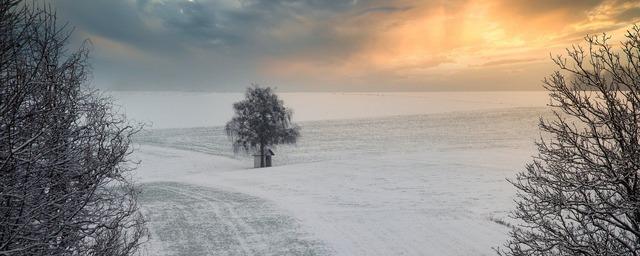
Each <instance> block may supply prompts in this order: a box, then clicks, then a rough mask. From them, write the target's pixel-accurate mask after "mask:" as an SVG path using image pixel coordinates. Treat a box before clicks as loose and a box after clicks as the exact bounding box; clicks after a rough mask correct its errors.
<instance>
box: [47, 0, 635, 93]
mask: <svg viewBox="0 0 640 256" xmlns="http://www.w3.org/2000/svg"><path fill="white" fill-rule="evenodd" d="M43 1H46V0H43ZM51 3H52V4H53V5H54V6H55V7H56V8H57V9H58V10H59V14H60V16H61V19H63V20H67V21H69V22H70V23H71V24H72V25H74V26H76V27H77V31H78V33H77V36H79V37H90V38H94V40H93V41H94V44H95V49H96V50H95V53H94V54H95V57H94V59H95V65H94V66H95V73H96V74H95V80H96V83H97V84H98V85H99V86H103V87H108V88H116V89H134V90H218V91H229V90H233V91H236V90H242V88H243V87H244V86H246V85H248V84H249V83H251V82H260V83H273V84H274V85H279V86H280V88H281V89H284V90H319V89H326V88H328V87H327V85H326V84H327V83H335V84H342V85H344V86H352V87H350V88H346V89H345V90H350V89H353V88H360V89H362V88H363V86H364V87H366V86H365V85H368V84H369V85H370V84H372V83H380V85H376V86H373V87H372V88H376V89H380V88H389V90H395V89H398V88H405V89H406V88H412V89H416V88H422V89H432V88H437V89H441V88H447V87H446V86H445V85H446V84H447V79H445V78H449V79H450V75H451V74H457V75H458V76H465V74H469V72H471V71H470V70H469V69H470V68H472V69H474V70H478V69H486V71H487V72H485V73H484V74H482V73H479V74H478V75H474V77H477V76H480V74H482V76H487V77H486V78H485V79H487V81H492V79H493V80H494V81H501V80H500V79H498V78H497V77H498V76H500V73H502V72H504V70H506V69H509V68H511V67H512V66H514V65H538V64H537V63H538V60H540V59H541V58H543V59H544V58H545V57H546V56H548V54H549V52H550V51H555V50H556V49H562V48H564V47H566V46H568V45H569V44H571V43H576V42H579V41H578V40H580V39H581V38H582V37H583V36H584V35H585V34H587V33H600V32H611V31H617V32H619V30H620V29H624V28H625V27H628V26H629V23H630V22H633V21H639V20H640V3H638V2H637V1H622V0H585V1H553V0H540V1H526V0H489V1H481V0H453V1H439V0H427V1H410V0H388V1H383V0H370V1H365V0H360V1H343V0H326V1H323V0H87V1H77V0H56V1H51ZM540 70H542V68H538V69H536V70H535V71H531V72H539V73H535V74H533V73H531V74H529V75H530V76H531V77H534V76H539V78H541V77H542V75H544V74H546V73H544V72H541V71H540ZM465 71H466V73H465ZM474 72H475V71H474ZM492 75H493V76H495V77H492ZM435 77H439V78H442V79H441V80H434V79H435ZM469 77H471V75H469ZM451 81H452V82H450V84H451V88H468V86H462V85H461V83H459V82H453V80H451ZM456 81H467V80H465V79H463V78H456ZM531 81H534V80H531ZM537 81H539V79H538V80H535V82H531V84H523V85H521V86H522V87H523V88H533V87H534V86H537V85H536V84H535V83H537ZM436 84H437V85H436ZM336 86H338V85H336ZM403 86H404V87H403ZM421 86H422V87H421ZM487 86H488V87H487V89H491V88H497V87H496V86H493V87H492V85H491V83H489V82H487ZM329 87H331V88H333V86H329ZM500 88H503V87H500Z"/></svg>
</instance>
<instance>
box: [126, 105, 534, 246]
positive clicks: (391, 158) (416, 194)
mask: <svg viewBox="0 0 640 256" xmlns="http://www.w3.org/2000/svg"><path fill="white" fill-rule="evenodd" d="M545 111H546V110H545V109H543V108H501V110H496V109H492V110H484V109H481V110H470V111H458V112H449V113H446V114H438V113H435V114H429V115H418V116H400V117H384V118H365V119H348V120H334V121H315V122H302V123H301V125H302V129H303V130H302V133H303V134H304V135H305V137H303V139H302V140H301V141H300V143H299V145H298V146H294V147H279V148H278V149H277V150H276V158H275V161H276V163H277V164H279V166H276V167H272V168H262V169H251V168H250V167H251V164H252V162H251V161H248V160H247V159H245V158H242V157H240V158H238V157H236V158H234V157H231V156H230V155H229V154H228V153H225V148H226V147H227V146H228V145H227V144H225V142H224V141H223V140H222V139H223V135H222V130H221V128H220V127H209V128H190V129H171V130H156V131H151V132H149V133H147V134H145V135H143V136H142V137H141V138H139V140H138V142H140V143H141V145H140V146H139V148H138V149H137V151H136V153H135V154H134V159H137V160H140V161H141V164H140V166H139V169H138V170H137V171H136V177H137V180H138V181H139V182H140V183H141V184H142V189H143V194H142V197H141V199H142V206H143V210H144V212H145V214H146V215H147V216H148V217H149V218H150V227H151V231H152V240H151V243H150V244H149V246H148V247H149V248H148V250H149V251H150V253H151V254H152V255H493V249H492V247H495V246H500V245H501V244H502V243H504V241H505V239H506V237H507V232H508V228H507V227H505V226H504V224H501V222H502V221H500V220H506V221H507V222H508V221H509V220H508V219H507V218H506V216H507V212H508V211H509V210H510V209H511V208H512V207H513V205H512V198H513V194H514V189H513V188H512V186H511V185H510V184H509V183H508V182H507V181H506V178H509V177H513V175H514V174H515V172H516V171H518V170H522V168H523V167H524V164H525V163H526V162H527V161H529V160H530V157H531V155H532V154H533V153H534V152H535V151H534V147H533V139H534V138H536V137H537V136H538V135H539V134H538V132H537V128H536V123H537V118H538V117H539V116H541V115H543V116H544V115H546V114H545V113H546V112H545ZM305 132H306V133H305ZM220 145H226V146H220ZM227 150H229V148H227ZM227 152H228V151H227Z"/></svg>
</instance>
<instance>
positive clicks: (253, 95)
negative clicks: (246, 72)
mask: <svg viewBox="0 0 640 256" xmlns="http://www.w3.org/2000/svg"><path fill="white" fill-rule="evenodd" d="M245 97H246V98H245V99H244V100H242V101H239V102H236V103H235V104H233V109H234V111H235V116H234V117H233V119H231V121H229V122H228V123H227V125H226V127H225V130H226V132H227V135H228V136H229V137H230V138H231V140H232V143H233V148H234V151H235V152H238V151H240V150H243V151H245V152H250V151H257V153H258V154H260V155H262V156H263V157H261V160H260V166H261V167H264V166H265V162H264V160H265V159H264V153H265V148H266V147H268V146H273V145H277V144H290V143H295V142H296V140H297V139H298V136H300V128H299V127H298V126H297V125H295V124H293V123H292V122H291V114H292V112H291V110H290V109H287V108H285V107H284V103H283V102H282V100H280V99H278V95H276V94H275V93H274V92H273V90H271V88H269V87H266V88H260V87H258V86H257V85H253V86H252V87H249V88H247V91H246V93H245Z"/></svg>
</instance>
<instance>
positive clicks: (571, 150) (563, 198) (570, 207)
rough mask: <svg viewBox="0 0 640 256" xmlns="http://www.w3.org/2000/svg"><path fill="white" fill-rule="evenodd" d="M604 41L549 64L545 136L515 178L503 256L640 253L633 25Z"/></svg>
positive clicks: (639, 72)
mask: <svg viewBox="0 0 640 256" xmlns="http://www.w3.org/2000/svg"><path fill="white" fill-rule="evenodd" d="M609 41H610V37H609V36H607V35H601V36H588V37H586V42H587V44H588V47H586V48H583V47H580V46H574V47H572V48H571V49H568V50H567V53H568V58H567V57H562V56H557V57H554V58H553V60H554V62H555V64H556V65H557V66H558V68H559V71H556V72H555V73H554V74H553V75H551V76H550V77H549V78H547V79H545V80H544V84H545V87H546V88H547V89H548V90H549V91H550V96H551V99H552V103H551V106H552V107H554V109H555V110H554V113H555V117H554V118H553V120H550V121H549V120H541V122H540V129H541V130H542V131H543V132H544V133H545V134H548V135H549V137H550V138H549V139H547V140H544V139H542V140H541V142H539V143H538V144H537V145H538V150H539V155H538V156H537V157H536V158H535V159H534V161H533V163H531V164H529V165H527V167H526V171H524V172H521V173H519V174H518V175H517V178H516V179H515V180H514V181H512V183H513V185H515V187H516V188H517V190H518V195H517V200H516V202H517V207H516V210H515V211H514V212H513V213H512V215H513V217H515V219H516V220H517V221H518V224H517V225H516V228H514V229H513V230H512V232H511V239H510V241H509V242H508V243H507V244H506V250H505V251H501V253H502V254H505V255H640V177H639V175H640V173H639V171H640V143H639V139H640V130H639V129H640V126H639V121H640V91H639V90H640V27H638V26H633V28H632V29H630V30H629V31H627V34H626V39H625V40H624V41H623V42H621V47H620V48H617V47H613V46H612V45H611V44H610V43H609Z"/></svg>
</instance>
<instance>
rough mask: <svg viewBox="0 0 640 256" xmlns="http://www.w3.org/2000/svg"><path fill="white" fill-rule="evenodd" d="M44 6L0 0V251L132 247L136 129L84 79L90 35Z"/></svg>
mask: <svg viewBox="0 0 640 256" xmlns="http://www.w3.org/2000/svg"><path fill="white" fill-rule="evenodd" d="M69 36H70V30H69V29H67V28H66V26H65V25H62V24H57V23H56V15H55V12H53V11H52V10H51V8H50V7H46V6H45V7H38V6H28V5H27V4H24V3H22V2H21V1H20V0H0V255H131V254H133V253H135V252H136V251H137V250H138V247H139V245H140V242H142V240H143V238H144V237H145V236H146V228H145V221H144V219H143V218H142V216H141V215H140V213H139V211H138V205H137V192H136V190H135V189H134V186H133V184H132V183H131V182H130V180H129V179H128V178H127V174H128V172H129V171H130V170H131V169H132V168H133V167H134V165H132V164H131V163H128V162H127V161H126V158H127V156H128V155H129V154H130V153H131V148H130V146H129V144H130V140H131V136H132V135H133V134H134V133H135V132H136V131H138V128H137V127H135V126H131V125H130V124H128V123H127V121H126V120H125V119H124V117H123V116H120V115H118V114H116V113H114V112H113V111H112V107H111V103H110V101H109V99H107V98H105V97H102V96H101V95H99V94H98V93H97V92H96V91H95V90H92V89H90V88H88V87H86V86H85V84H86V82H87V79H88V75H89V73H90V70H89V68H88V63H87V54H88V52H89V49H88V44H86V43H85V44H83V46H82V47H81V48H80V49H79V50H76V51H70V50H68V49H67V48H66V44H67V39H68V37H69Z"/></svg>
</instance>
